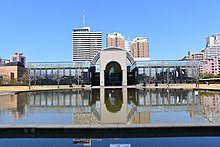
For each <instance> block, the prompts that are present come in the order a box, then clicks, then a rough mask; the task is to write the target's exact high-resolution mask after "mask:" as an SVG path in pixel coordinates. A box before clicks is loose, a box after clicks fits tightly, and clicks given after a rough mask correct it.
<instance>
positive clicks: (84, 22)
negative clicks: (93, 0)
mask: <svg viewBox="0 0 220 147" xmlns="http://www.w3.org/2000/svg"><path fill="white" fill-rule="evenodd" d="M85 17H86V16H85V9H83V27H85V24H86V20H85Z"/></svg>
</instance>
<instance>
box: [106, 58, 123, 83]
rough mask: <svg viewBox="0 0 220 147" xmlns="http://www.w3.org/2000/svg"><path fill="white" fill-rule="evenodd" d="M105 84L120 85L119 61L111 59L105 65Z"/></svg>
mask: <svg viewBox="0 0 220 147" xmlns="http://www.w3.org/2000/svg"><path fill="white" fill-rule="evenodd" d="M105 86H122V70H121V66H120V64H119V63H117V62H115V61H112V62H109V63H108V64H107V65H106V68H105Z"/></svg>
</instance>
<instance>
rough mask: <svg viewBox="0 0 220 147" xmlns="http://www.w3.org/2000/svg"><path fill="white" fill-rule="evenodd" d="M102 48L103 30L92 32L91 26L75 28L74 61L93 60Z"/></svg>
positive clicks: (73, 42) (73, 39)
mask: <svg viewBox="0 0 220 147" xmlns="http://www.w3.org/2000/svg"><path fill="white" fill-rule="evenodd" d="M101 49H102V32H91V31H90V27H83V28H74V29H73V31H72V50H73V58H72V59H73V61H91V60H92V59H93V57H94V56H95V55H96V54H97V53H98V52H99V51H100V50H101Z"/></svg>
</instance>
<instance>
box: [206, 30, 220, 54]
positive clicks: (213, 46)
mask: <svg viewBox="0 0 220 147" xmlns="http://www.w3.org/2000/svg"><path fill="white" fill-rule="evenodd" d="M219 37H220V33H216V34H214V35H212V36H210V37H207V38H206V48H205V49H203V50H202V52H203V53H204V55H205V56H220V40H219Z"/></svg>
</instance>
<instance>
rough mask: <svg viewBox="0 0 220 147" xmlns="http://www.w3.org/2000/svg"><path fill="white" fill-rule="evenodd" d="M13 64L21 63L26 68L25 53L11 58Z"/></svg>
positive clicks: (15, 54)
mask: <svg viewBox="0 0 220 147" xmlns="http://www.w3.org/2000/svg"><path fill="white" fill-rule="evenodd" d="M10 61H11V62H21V63H22V64H23V65H24V66H25V65H26V57H25V56H24V55H23V53H17V52H16V53H14V55H12V56H11V57H10Z"/></svg>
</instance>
